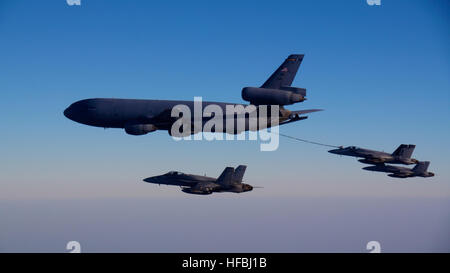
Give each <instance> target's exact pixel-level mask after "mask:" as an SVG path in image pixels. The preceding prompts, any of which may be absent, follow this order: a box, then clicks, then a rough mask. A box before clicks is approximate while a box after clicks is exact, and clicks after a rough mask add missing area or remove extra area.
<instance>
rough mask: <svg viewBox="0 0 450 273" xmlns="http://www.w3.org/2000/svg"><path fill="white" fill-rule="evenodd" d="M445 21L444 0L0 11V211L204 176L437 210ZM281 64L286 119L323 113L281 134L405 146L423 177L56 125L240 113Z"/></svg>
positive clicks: (290, 154) (35, 4)
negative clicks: (146, 109) (241, 175)
mask: <svg viewBox="0 0 450 273" xmlns="http://www.w3.org/2000/svg"><path fill="white" fill-rule="evenodd" d="M449 11H450V4H449V3H448V2H447V1H414V0H413V1H406V0H403V1H402V0H400V1H387V0H382V4H381V6H369V5H367V4H366V2H365V1H364V0H352V1H331V0H329V1H327V0H321V1H276V3H275V2H273V1H164V2H153V1H101V0H96V1H93V0H91V1H89V0H82V5H81V6H68V5H67V4H66V3H65V1H63V0H60V1H20V0H18V1H2V2H1V3H0V37H1V39H0V89H1V90H2V91H1V93H0V94H1V100H0V113H1V115H0V122H1V124H2V126H3V129H2V132H1V135H0V140H1V141H0V151H1V153H2V157H0V166H1V167H0V185H1V187H2V190H1V191H0V199H2V200H9V201H11V202H14V201H30V200H68V199H80V198H91V199H96V198H163V200H164V198H169V199H170V200H173V199H172V198H179V197H180V196H182V198H183V200H184V198H190V197H189V196H188V197H186V196H184V195H183V194H182V193H181V192H180V191H179V189H177V188H169V187H157V186H154V185H149V184H145V183H143V182H142V178H145V177H148V176H152V175H157V174H160V173H162V172H167V171H169V170H180V171H184V172H190V173H206V174H207V175H210V176H218V175H219V174H220V172H221V171H222V169H223V168H224V167H225V166H237V165H239V164H247V165H248V166H249V167H248V169H247V173H246V176H245V180H246V181H247V182H248V183H250V184H254V185H260V186H264V188H263V189H260V190H258V191H256V190H255V191H253V192H251V193H248V194H249V195H250V194H251V195H254V196H257V197H258V196H261V197H264V198H272V199H273V200H277V199H280V200H281V199H282V198H286V197H293V198H301V197H319V198H324V200H328V199H327V198H336V197H339V198H345V197H373V198H384V197H389V198H397V197H398V198H409V199H411V198H412V199H414V198H445V199H448V198H450V170H449V168H448V165H449V159H448V155H449V154H450V144H449V139H450V128H449V124H450V118H449V117H450V78H449V75H450V36H449V35H448V30H449V27H450V16H449V14H450V12H449ZM292 53H297V54H305V58H304V61H303V63H302V66H301V67H300V70H299V73H298V74H297V77H296V79H295V81H294V85H295V86H299V87H304V88H307V90H308V100H307V101H306V102H304V103H302V104H298V105H295V106H290V107H289V109H308V108H322V109H325V111H323V112H319V113H313V114H311V115H310V117H309V119H307V120H305V121H301V122H298V123H294V124H290V125H287V126H284V127H281V129H280V132H281V133H285V134H289V135H292V136H296V137H300V138H306V139H311V140H314V141H320V142H325V143H330V144H335V145H357V146H362V147H367V148H372V149H380V150H384V151H388V152H392V151H394V149H395V148H396V147H397V146H398V145H399V144H401V143H413V144H416V145H417V147H416V150H415V153H414V154H415V156H416V158H418V159H420V160H430V161H431V166H430V170H431V171H433V172H435V173H436V177H433V178H429V179H421V178H413V179H405V180H398V179H393V178H389V177H387V176H385V175H383V174H379V173H372V172H366V171H363V170H361V168H362V167H363V165H362V164H360V163H358V162H357V161H356V160H355V159H353V158H346V157H339V156H335V155H332V154H329V153H327V149H326V148H323V147H319V146H312V145H309V144H304V143H300V142H295V141H292V140H289V139H281V142H280V147H279V149H278V150H277V151H275V152H260V150H259V143H258V142H255V141H251V142H248V141H246V142H243V141H232V142H226V141H219V142H207V141H202V142H197V141H192V142H175V141H173V140H172V139H171V138H170V137H169V136H168V135H167V133H166V132H156V133H152V134H149V135H145V136H140V137H134V136H129V135H126V134H125V132H124V131H122V130H118V129H108V130H103V129H100V128H93V127H89V126H84V125H80V124H77V123H74V122H72V121H70V120H68V119H66V118H65V117H64V116H63V114H62V112H63V110H64V109H65V108H66V107H67V106H68V105H70V104H71V103H72V102H74V101H76V100H79V99H84V98H93V97H115V98H146V99H186V100H191V99H193V97H194V96H202V97H203V99H204V100H212V101H225V102H243V101H242V99H241V97H240V95H241V89H242V87H244V86H259V85H261V84H262V83H263V82H264V81H265V80H266V79H267V77H269V76H270V74H271V73H272V72H273V71H274V70H275V69H276V68H277V67H278V66H279V64H280V63H281V62H282V61H283V60H284V58H285V57H286V56H288V55H289V54H292ZM207 198H209V197H207ZM222 198H225V199H227V198H230V200H233V198H235V197H232V195H224V197H222ZM195 200H197V199H195ZM330 200H331V199H330ZM442 221H444V224H447V225H448V222H449V219H448V218H447V219H443V220H442Z"/></svg>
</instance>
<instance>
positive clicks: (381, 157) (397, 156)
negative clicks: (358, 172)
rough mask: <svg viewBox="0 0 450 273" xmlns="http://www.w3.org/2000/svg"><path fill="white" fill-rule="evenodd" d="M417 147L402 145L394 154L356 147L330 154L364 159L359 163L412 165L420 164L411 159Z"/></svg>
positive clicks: (334, 151) (340, 149)
mask: <svg viewBox="0 0 450 273" xmlns="http://www.w3.org/2000/svg"><path fill="white" fill-rule="evenodd" d="M415 147H416V145H412V144H409V145H407V144H401V145H400V146H399V147H398V148H397V149H396V150H395V151H394V152H393V153H392V154H389V153H385V152H380V151H373V150H369V149H364V148H359V147H355V146H349V147H345V148H344V147H341V148H339V149H334V150H330V151H328V152H330V153H332V154H338V155H346V156H354V157H362V158H363V159H360V160H358V161H359V162H361V163H365V164H382V163H391V164H405V165H410V164H416V163H418V162H419V161H418V160H417V159H414V158H411V156H412V153H413V151H414V148H415Z"/></svg>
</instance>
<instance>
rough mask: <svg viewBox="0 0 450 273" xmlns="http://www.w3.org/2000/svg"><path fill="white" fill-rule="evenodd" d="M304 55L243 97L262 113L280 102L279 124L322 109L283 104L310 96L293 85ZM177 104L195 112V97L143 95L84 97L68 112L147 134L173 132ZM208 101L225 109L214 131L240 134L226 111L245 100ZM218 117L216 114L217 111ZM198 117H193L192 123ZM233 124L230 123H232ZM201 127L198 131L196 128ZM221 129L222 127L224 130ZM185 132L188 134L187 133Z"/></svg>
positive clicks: (96, 123)
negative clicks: (147, 97) (295, 108)
mask: <svg viewBox="0 0 450 273" xmlns="http://www.w3.org/2000/svg"><path fill="white" fill-rule="evenodd" d="M303 57H304V55H297V54H295V55H290V56H289V57H288V58H287V59H286V60H285V61H284V62H283V63H282V64H281V66H280V67H279V68H278V69H277V70H276V71H275V72H274V73H273V74H272V75H271V76H270V77H269V79H268V80H267V81H266V82H265V83H264V84H263V85H262V86H261V87H244V88H243V89H242V98H243V99H244V100H245V101H248V102H250V104H251V105H254V106H255V108H256V110H254V111H257V112H256V114H257V115H258V117H259V114H260V112H259V110H260V108H261V106H262V105H278V106H279V122H278V123H279V124H287V123H291V122H295V121H299V120H303V119H306V118H307V116H305V114H307V113H312V112H316V111H321V110H320V109H310V110H299V111H290V110H288V109H285V108H284V107H283V106H285V105H290V104H294V103H298V102H302V101H304V100H306V89H304V88H299V87H291V84H292V82H293V80H294V78H295V75H296V73H297V70H298V68H299V67H300V64H301V62H302V60H303ZM177 105H185V106H187V107H188V108H189V109H190V111H191V113H194V105H195V104H194V102H193V101H179V100H177V101H174V100H170V101H169V100H142V99H110V98H95V99H85V100H80V101H77V102H75V103H73V104H72V105H70V106H69V107H68V108H67V109H66V110H65V111H64V115H65V116H66V117H67V118H69V119H71V120H73V121H75V122H79V123H82V124H86V125H90V126H95V127H103V128H123V129H125V132H126V133H128V134H131V135H144V134H147V133H150V132H154V131H156V130H167V131H168V132H169V134H171V128H172V125H173V124H174V123H175V121H176V120H177V119H176V118H174V117H172V109H173V108H174V107H175V106H177ZM208 105H216V106H218V107H219V109H221V110H222V113H223V115H217V117H220V119H221V120H222V121H223V126H222V128H216V127H214V129H213V130H211V132H224V133H231V134H238V133H241V132H242V130H241V131H239V130H237V129H236V127H235V126H233V127H234V130H233V129H230V128H228V129H227V126H228V124H233V125H234V123H233V122H231V123H229V122H227V120H228V119H234V122H236V119H237V115H235V114H233V115H231V116H230V115H226V114H225V113H226V107H227V106H233V107H236V106H244V107H245V106H246V105H244V104H235V103H224V102H207V101H205V102H202V103H201V107H202V109H205V107H207V106H208ZM249 116H250V115H245V116H244V118H243V119H244V120H245V121H244V122H245V128H244V131H248V130H251V129H252V128H253V127H252V128H250V127H251V126H250V125H249ZM214 117H216V114H215V115H214ZM201 118H202V119H201V120H200V122H201V125H202V127H201V128H200V129H201V130H203V128H204V126H203V125H204V124H205V123H206V122H207V121H208V120H210V119H212V117H205V118H203V117H201ZM193 122H194V120H193V119H192V123H193ZM264 123H265V124H264V125H263V126H259V124H258V126H257V128H256V129H255V128H253V130H259V129H263V128H270V127H271V126H272V124H274V123H272V122H271V120H270V119H267V120H266V121H264ZM228 127H230V126H228ZM190 128H191V131H190V132H189V131H188V130H187V131H188V132H187V134H188V135H189V134H193V133H197V132H198V131H199V130H200V129H199V128H198V126H190ZM196 130H197V131H196ZM220 130H221V131H220ZM183 136H185V135H183Z"/></svg>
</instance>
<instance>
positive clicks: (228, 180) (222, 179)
mask: <svg viewBox="0 0 450 273" xmlns="http://www.w3.org/2000/svg"><path fill="white" fill-rule="evenodd" d="M233 178H234V168H232V167H226V168H225V170H223V172H222V174H221V175H220V176H219V178H217V183H218V184H221V185H224V186H227V185H231V184H232V183H233Z"/></svg>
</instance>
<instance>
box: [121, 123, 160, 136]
mask: <svg viewBox="0 0 450 273" xmlns="http://www.w3.org/2000/svg"><path fill="white" fill-rule="evenodd" d="M157 129H158V128H156V126H155V125H153V124H130V125H126V126H125V132H126V133H127V134H129V135H134V136H140V135H145V134H148V133H150V132H154V131H156V130H157Z"/></svg>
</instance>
